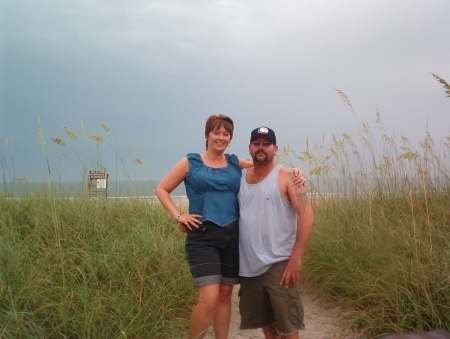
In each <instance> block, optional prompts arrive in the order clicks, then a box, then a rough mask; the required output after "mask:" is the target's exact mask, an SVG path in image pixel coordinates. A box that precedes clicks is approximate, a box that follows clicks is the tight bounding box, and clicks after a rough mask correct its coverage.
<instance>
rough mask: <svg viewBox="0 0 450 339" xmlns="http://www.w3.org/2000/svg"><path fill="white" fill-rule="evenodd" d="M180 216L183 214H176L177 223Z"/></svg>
mask: <svg viewBox="0 0 450 339" xmlns="http://www.w3.org/2000/svg"><path fill="white" fill-rule="evenodd" d="M182 214H183V213H180V214H178V217H177V222H178V218H179V217H181V215H182Z"/></svg>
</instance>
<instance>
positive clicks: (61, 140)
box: [51, 137, 67, 146]
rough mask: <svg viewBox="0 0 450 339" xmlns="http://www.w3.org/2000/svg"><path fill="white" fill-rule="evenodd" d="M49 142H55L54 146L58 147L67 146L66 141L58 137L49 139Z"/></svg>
mask: <svg viewBox="0 0 450 339" xmlns="http://www.w3.org/2000/svg"><path fill="white" fill-rule="evenodd" d="M51 140H53V141H54V142H55V144H56V145H58V146H65V145H66V144H67V143H66V141H65V140H64V139H62V138H60V137H54V138H51Z"/></svg>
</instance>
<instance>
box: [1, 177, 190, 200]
mask: <svg viewBox="0 0 450 339" xmlns="http://www.w3.org/2000/svg"><path fill="white" fill-rule="evenodd" d="M158 184H159V180H152V181H150V180H135V181H120V180H119V181H116V180H109V181H108V188H107V194H108V197H123V198H131V197H133V198H136V197H138V198H148V199H153V198H155V199H156V196H155V191H154V190H155V188H156V186H158ZM0 187H2V191H4V192H5V193H6V194H8V195H21V194H27V193H32V192H37V191H42V190H48V189H49V185H48V183H47V182H41V181H38V182H30V181H20V182H19V181H16V182H4V183H2V184H1V186H0ZM51 188H52V192H54V193H58V194H61V195H63V196H78V195H80V194H88V187H87V180H86V181H85V182H82V181H61V182H52V183H51ZM171 196H173V197H180V198H182V197H185V196H186V189H185V186H184V183H181V184H180V185H179V186H178V187H177V188H176V189H175V190H174V191H173V192H172V193H171Z"/></svg>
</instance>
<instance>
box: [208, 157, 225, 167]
mask: <svg viewBox="0 0 450 339" xmlns="http://www.w3.org/2000/svg"><path fill="white" fill-rule="evenodd" d="M223 158H224V156H223V155H222V158H220V160H219V162H218V164H217V167H220V163H221V162H222V160H223ZM208 160H209V162H210V163H214V161H211V159H209V157H208Z"/></svg>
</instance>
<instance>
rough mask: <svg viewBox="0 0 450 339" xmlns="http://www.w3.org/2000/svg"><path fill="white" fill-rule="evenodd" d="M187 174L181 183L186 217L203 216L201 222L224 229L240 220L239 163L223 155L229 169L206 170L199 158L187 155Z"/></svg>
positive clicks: (195, 154)
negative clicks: (187, 209) (213, 224)
mask: <svg viewBox="0 0 450 339" xmlns="http://www.w3.org/2000/svg"><path fill="white" fill-rule="evenodd" d="M186 156H187V159H188V162H189V171H188V173H187V175H186V178H185V180H184V184H185V186H186V193H187V196H188V199H189V213H191V214H200V215H202V217H203V218H202V219H201V220H202V221H206V220H209V221H212V222H213V223H215V224H217V225H219V226H226V225H228V224H229V223H231V222H233V221H235V220H237V219H239V204H238V201H237V193H238V192H239V187H240V184H241V169H240V167H239V159H238V157H237V156H236V155H234V154H231V155H230V154H225V158H226V159H227V162H228V166H226V167H218V168H212V167H208V166H205V164H204V163H203V160H202V158H201V156H200V154H197V153H189V154H187V155H186Z"/></svg>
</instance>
